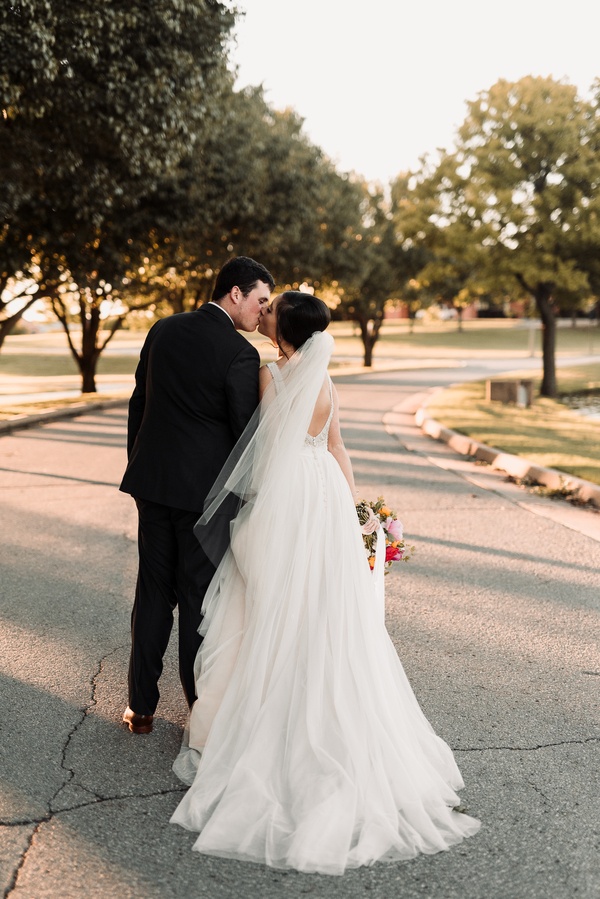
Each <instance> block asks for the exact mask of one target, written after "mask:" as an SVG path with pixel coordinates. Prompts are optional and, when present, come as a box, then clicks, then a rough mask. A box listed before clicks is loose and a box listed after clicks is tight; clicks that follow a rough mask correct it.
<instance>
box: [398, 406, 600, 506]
mask: <svg viewBox="0 0 600 899" xmlns="http://www.w3.org/2000/svg"><path fill="white" fill-rule="evenodd" d="M415 422H416V424H417V426H418V427H419V428H420V429H421V431H422V432H423V433H424V434H427V435H428V436H429V437H433V439H434V440H440V441H442V442H443V443H447V444H448V446H449V447H450V448H451V449H453V450H454V451H455V452H457V453H460V454H461V455H463V456H472V457H474V458H476V459H480V460H481V461H482V462H487V464H488V465H490V466H491V467H492V468H495V469H498V470H500V471H505V472H506V473H507V474H509V475H511V476H512V477H513V478H523V479H524V478H528V479H530V480H531V481H533V482H535V483H536V484H542V485H543V486H544V487H549V488H550V489H551V490H561V489H564V488H565V487H566V488H568V489H569V490H572V491H573V492H574V494H575V496H576V497H577V499H579V500H581V501H582V502H591V503H593V504H594V505H595V506H597V507H598V508H599V509H600V487H599V486H598V485H597V484H593V483H592V482H591V481H585V480H583V478H576V477H574V476H573V475H569V474H566V473H565V472H564V471H558V470H557V469H556V468H543V467H542V466H541V465H536V464H535V463H534V462H531V461H530V460H529V459H526V458H524V457H523V456H513V455H512V454H511V453H505V452H503V451H502V450H499V449H497V448H496V447H493V446H487V445H486V444H485V443H478V442H477V441H476V440H473V439H472V438H471V437H467V436H466V435H465V434H459V433H458V431H453V430H451V429H450V428H445V427H444V426H443V425H442V424H440V422H439V421H436V420H435V418H430V416H429V415H428V414H427V409H426V407H425V406H421V407H420V408H419V409H417V411H416V413H415Z"/></svg>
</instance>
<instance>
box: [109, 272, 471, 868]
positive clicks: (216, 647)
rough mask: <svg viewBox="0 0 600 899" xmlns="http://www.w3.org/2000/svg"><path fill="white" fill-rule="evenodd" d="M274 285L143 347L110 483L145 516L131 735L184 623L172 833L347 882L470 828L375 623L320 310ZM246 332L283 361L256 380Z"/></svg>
mask: <svg viewBox="0 0 600 899" xmlns="http://www.w3.org/2000/svg"><path fill="white" fill-rule="evenodd" d="M274 288H275V283H274V279H273V277H272V276H271V274H270V273H269V272H268V271H267V269H266V268H265V267H264V266H262V265H261V264H260V263H258V262H256V261H254V260H252V259H250V258H248V257H243V256H242V257H236V258H234V259H231V260H230V261H229V262H227V263H226V264H225V265H224V266H223V268H222V269H221V271H220V272H219V273H218V275H217V278H216V282H215V287H214V291H213V295H212V300H211V301H210V302H209V303H207V304H206V305H204V306H201V307H200V308H199V309H197V310H196V311H194V312H189V313H183V314H179V315H173V316H170V317H169V318H165V319H161V320H160V321H158V322H157V323H156V324H155V325H154V326H153V328H152V329H151V330H150V332H149V333H148V336H147V338H146V341H145V343H144V346H143V348H142V351H141V354H140V362H139V365H138V368H137V371H136V386H135V390H134V392H133V395H132V397H131V400H130V406H129V420H128V439H127V448H128V460H129V461H128V465H127V469H126V472H125V475H124V478H123V481H122V484H121V490H123V491H124V492H126V493H130V494H131V495H132V496H133V497H134V498H135V502H136V505H137V509H138V516H139V530H138V547H139V571H138V579H137V585H136V592H135V600H134V605H133V611H132V618H131V639H132V646H131V656H130V663H129V675H128V685H129V705H128V707H127V709H126V711H125V713H124V716H123V721H124V722H125V723H126V724H127V725H128V727H129V729H130V731H132V732H133V733H138V734H144V733H149V732H151V730H152V726H153V716H154V713H155V710H156V707H157V704H158V699H159V689H158V681H159V678H160V675H161V672H162V664H163V656H164V653H165V650H166V647H167V644H168V641H169V636H170V633H171V629H172V625H173V615H174V609H175V607H177V608H178V616H179V671H180V677H181V682H182V685H183V690H184V694H185V697H186V699H187V701H188V704H189V706H190V714H189V717H188V722H187V725H186V728H185V731H184V735H183V741H182V746H181V750H180V753H179V756H178V757H177V759H176V760H175V763H174V770H175V773H176V774H177V775H178V776H179V777H180V779H181V780H183V781H184V782H185V783H187V784H188V785H189V790H188V791H187V793H186V794H185V796H184V798H183V799H182V801H181V802H180V803H179V805H178V806H177V808H176V809H175V811H174V813H173V816H172V818H171V820H172V821H173V822H174V823H177V824H180V825H181V826H183V827H185V828H187V829H189V830H192V831H195V832H197V833H198V838H197V839H196V842H195V843H194V849H195V850H197V851H199V852H203V853H208V854H214V855H219V856H225V857H229V858H238V859H243V860H250V861H257V862H263V863H266V864H269V865H272V866H274V867H277V868H294V869H296V870H299V871H305V872H320V873H325V874H342V873H343V872H344V871H345V870H347V869H348V868H353V867H358V866H361V865H367V864H372V863H374V862H376V861H396V860H402V859H408V858H412V857H414V856H415V855H417V854H418V853H434V852H438V851H440V850H443V849H447V848H449V847H450V846H452V845H454V844H455V843H458V842H460V840H462V839H463V838H464V837H466V836H470V835H472V834H473V833H475V832H476V831H477V829H478V827H479V822H478V821H476V820H475V819H473V818H471V817H469V816H467V815H465V814H463V813H461V812H459V811H457V810H456V807H457V806H458V805H459V802H460V800H459V797H458V796H457V792H456V791H457V790H459V789H460V788H461V787H462V786H463V782H462V778H461V775H460V772H459V770H458V768H457V766H456V763H455V761H454V758H453V755H452V752H451V750H450V748H449V747H448V746H447V745H446V743H445V742H444V741H443V740H442V739H441V738H440V737H438V736H437V735H436V734H435V733H434V731H433V729H432V728H431V726H430V724H429V722H428V721H427V719H426V718H425V716H424V715H423V713H422V711H421V709H420V707H419V705H418V703H417V700H416V698H415V696H414V694H413V692H412V689H411V687H410V685H409V683H408V680H407V678H406V675H405V674H404V670H403V668H402V665H401V663H400V660H399V659H398V656H397V654H396V651H395V648H394V646H393V644H392V642H391V640H390V638H389V636H388V634H387V631H386V629H385V625H384V622H383V620H382V618H381V615H380V614H379V613H378V611H377V603H376V602H375V580H374V577H373V574H372V572H371V570H370V568H369V564H368V561H367V558H366V555H365V552H364V547H363V540H362V536H361V530H360V525H359V523H358V519H357V515H356V508H355V502H356V491H355V486H354V479H353V474H352V466H351V462H350V459H349V456H348V453H347V451H346V449H345V446H344V442H343V439H342V435H341V430H340V421H339V405H338V399H337V393H336V390H335V387H334V386H333V383H332V381H331V379H330V377H329V375H328V373H327V368H328V364H329V360H330V356H331V352H332V348H333V340H332V338H331V336H330V335H329V334H328V333H327V330H326V329H327V327H328V325H329V322H330V313H329V309H328V307H327V306H326V304H325V303H324V302H322V301H321V300H320V299H318V298H317V297H315V296H312V295H311V294H307V293H301V292H298V291H284V292H283V293H281V294H279V295H278V296H275V297H274V299H273V300H272V301H271V293H272V291H273V290H274ZM256 328H258V331H259V333H261V334H263V335H264V336H265V337H266V338H267V339H269V340H270V341H271V342H272V343H273V345H275V346H277V347H278V348H279V359H278V360H277V362H273V363H269V364H268V365H266V366H263V367H262V368H260V359H259V354H258V352H257V351H256V349H255V348H254V347H253V346H252V345H251V344H250V343H249V342H248V341H247V340H246V339H245V338H244V337H243V336H242V335H241V334H240V333H239V332H240V331H246V332H251V331H254V330H255V329H256Z"/></svg>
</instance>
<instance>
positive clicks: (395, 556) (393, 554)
mask: <svg viewBox="0 0 600 899" xmlns="http://www.w3.org/2000/svg"><path fill="white" fill-rule="evenodd" d="M402 556H403V552H402V550H401V549H399V548H398V547H397V546H391V545H388V546H386V548H385V561H386V562H399V561H400V559H401V558H402Z"/></svg>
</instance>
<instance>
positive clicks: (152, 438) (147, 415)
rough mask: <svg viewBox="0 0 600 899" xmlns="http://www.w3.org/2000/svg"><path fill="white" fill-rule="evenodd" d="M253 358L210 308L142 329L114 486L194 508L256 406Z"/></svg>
mask: <svg viewBox="0 0 600 899" xmlns="http://www.w3.org/2000/svg"><path fill="white" fill-rule="evenodd" d="M259 365H260V359H259V355H258V353H257V351H256V349H255V348H254V347H253V346H252V345H251V344H250V343H249V342H248V341H247V340H246V339H245V338H244V337H242V335H241V334H239V333H238V332H237V331H236V329H235V327H234V326H233V323H232V322H231V320H230V319H229V316H227V315H226V314H225V313H224V312H223V311H221V310H220V309H217V308H216V307H215V306H214V305H206V306H201V307H200V309H198V310H196V311H195V312H184V313H181V314H179V315H171V316H169V318H164V319H161V320H160V321H158V322H157V323H156V324H155V325H154V326H153V327H152V329H151V330H150V331H149V332H148V336H147V338H146V341H145V343H144V346H143V347H142V351H141V354H140V362H139V365H138V367H137V371H136V374H135V381H136V386H135V390H134V391H133V394H132V396H131V400H130V401H129V420H128V426H127V454H128V458H129V463H128V465H127V470H126V471H125V475H124V477H123V481H122V483H121V487H120V489H121V490H122V491H124V492H125V493H130V494H131V495H132V496H135V497H139V498H140V499H146V500H151V501H152V502H156V503H162V504H163V505H166V506H172V507H174V508H177V509H186V510H189V511H192V512H201V511H202V507H203V505H204V500H205V499H206V496H207V494H208V492H209V490H210V488H211V486H212V484H213V482H214V481H215V479H216V477H217V475H218V474H219V472H220V470H221V468H222V466H223V464H224V462H225V460H226V459H227V457H228V455H229V453H230V452H231V450H232V449H233V447H234V445H235V443H236V441H237V439H238V438H239V436H240V435H241V433H242V431H243V430H244V428H245V427H246V425H247V424H248V422H249V420H250V418H251V417H252V413H253V412H254V410H255V409H256V406H257V405H258V369H259Z"/></svg>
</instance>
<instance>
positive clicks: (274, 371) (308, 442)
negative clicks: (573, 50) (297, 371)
mask: <svg viewBox="0 0 600 899" xmlns="http://www.w3.org/2000/svg"><path fill="white" fill-rule="evenodd" d="M267 368H268V369H269V371H270V372H271V377H272V378H273V381H274V382H275V390H276V392H277V393H279V391H280V390H281V386H282V384H283V379H282V376H281V371H280V369H279V366H278V365H277V363H276V362H268V363H267ZM328 377H329V376H328ZM329 399H330V404H331V405H330V409H329V415H328V417H327V421H326V422H325V424H324V425H323V428H322V429H321V431H320V432H319V433H318V434H317V435H316V437H313V436H312V435H311V434H307V435H306V437H305V438H304V445H305V446H309V447H313V448H315V449H327V442H328V440H329V428H330V427H331V420H332V418H333V387H332V383H331V378H329Z"/></svg>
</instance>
